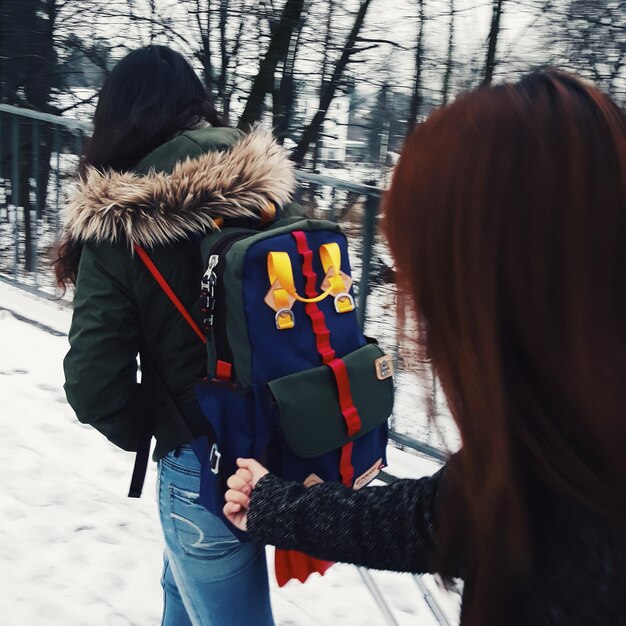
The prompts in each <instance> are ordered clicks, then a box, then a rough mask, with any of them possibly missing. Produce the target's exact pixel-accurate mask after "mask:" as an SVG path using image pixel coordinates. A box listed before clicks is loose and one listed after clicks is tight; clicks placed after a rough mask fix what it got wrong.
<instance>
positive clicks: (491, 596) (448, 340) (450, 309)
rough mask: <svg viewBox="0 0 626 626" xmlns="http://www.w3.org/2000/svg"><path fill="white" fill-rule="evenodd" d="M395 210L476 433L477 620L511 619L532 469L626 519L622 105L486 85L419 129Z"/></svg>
mask: <svg viewBox="0 0 626 626" xmlns="http://www.w3.org/2000/svg"><path fill="white" fill-rule="evenodd" d="M385 211H386V231H387V234H388V238H389V242H390V245H391V249H392V252H393V254H394V256H395V259H396V262H397V266H398V274H399V281H400V286H401V288H402V290H403V292H404V294H405V299H406V300H405V301H406V303H408V304H409V305H410V306H411V308H412V309H413V310H414V311H415V313H416V314H417V317H418V319H419V322H420V323H419V328H420V331H419V340H420V343H421V344H422V345H424V346H425V350H426V351H427V354H428V356H429V357H430V358H431V359H432V362H433V364H434V366H435V368H436V371H437V373H438V375H439V377H440V379H441V382H442V385H443V388H444V390H445V393H446V397H447V399H448V403H449V406H450V409H451V411H452V414H453V416H454V419H455V421H456V423H457V425H458V427H459V430H460V433H461V439H462V446H463V447H462V451H461V453H460V454H459V457H458V460H459V466H460V467H459V470H460V471H459V479H458V481H456V482H457V486H456V488H457V489H458V490H459V493H458V494H457V495H458V498H457V499H456V500H455V499H453V498H450V499H449V500H448V501H447V503H446V506H445V511H444V513H443V514H442V520H443V521H442V523H443V525H444V527H447V528H448V530H450V529H451V528H452V527H453V526H454V524H455V521H454V520H457V522H458V518H459V516H460V515H461V514H460V510H462V511H465V513H464V514H463V515H465V516H466V517H465V518H464V519H462V520H461V522H460V525H462V526H463V527H464V528H466V529H467V530H466V532H467V538H466V543H467V545H469V546H471V551H470V552H471V556H470V561H471V567H472V572H473V580H472V589H471V592H468V596H469V597H468V598H467V604H466V611H465V614H466V615H465V617H466V619H467V623H468V624H472V625H475V626H478V625H479V624H480V626H487V625H491V624H494V625H495V624H505V623H506V624H512V623H514V621H515V620H514V616H513V615H512V612H513V611H514V609H512V608H511V606H512V605H511V604H509V603H510V601H511V599H512V598H513V596H514V587H515V585H516V583H515V580H516V577H518V576H519V575H520V572H524V571H526V568H527V567H529V563H528V560H529V559H530V557H529V556H528V555H529V554H532V547H533V546H532V545H531V544H532V541H531V539H530V537H531V533H530V531H529V524H530V523H531V522H533V519H534V518H536V512H535V511H533V510H532V506H529V498H528V497H527V485H528V480H529V477H531V476H532V480H535V481H539V483H540V484H542V485H544V486H545V488H546V489H547V490H550V491H551V492H553V493H557V494H560V495H562V496H563V497H565V498H570V499H574V500H576V501H578V502H580V503H583V506H585V507H588V508H589V509H592V510H594V511H595V512H597V514H599V515H605V516H607V517H609V518H612V519H614V520H615V519H617V520H621V523H623V522H624V509H625V494H626V454H625V453H624V442H626V418H625V417H624V416H625V411H626V383H625V381H626V288H625V285H626V119H625V116H624V113H623V112H622V111H621V110H620V109H619V108H618V107H617V106H616V105H615V104H614V103H613V102H612V101H611V100H610V99H609V98H608V97H607V96H605V95H604V94H602V93H601V92H600V91H598V90H597V89H596V88H594V87H593V86H591V85H588V84H586V83H583V82H581V81H579V80H578V79H576V78H574V77H573V76H569V75H567V74H563V73H559V72H556V71H548V72H541V73H536V74H533V75H530V76H528V77H526V78H524V79H523V80H522V81H520V82H519V83H516V84H506V85H501V86H496V87H491V88H484V89H479V90H477V91H475V92H473V93H470V94H467V95H465V96H464V97H461V98H460V99H459V100H457V101H456V102H455V103H453V104H452V105H450V106H448V107H446V108H444V109H441V110H439V111H437V112H435V113H434V114H433V115H432V116H431V117H430V118H429V119H428V120H427V121H426V122H425V123H424V124H422V125H421V126H419V127H418V128H417V129H416V130H415V131H414V133H413V134H412V135H411V136H410V138H409V139H408V140H407V143H406V146H405V148H404V150H403V152H402V156H401V158H400V162H399V164H398V167H397V169H396V172H395V175H394V178H393V183H392V186H391V189H390V190H389V192H388V193H387V195H386V200H385ZM525 494H526V495H525ZM458 507H461V508H460V509H459V508H458ZM529 550H530V552H529Z"/></svg>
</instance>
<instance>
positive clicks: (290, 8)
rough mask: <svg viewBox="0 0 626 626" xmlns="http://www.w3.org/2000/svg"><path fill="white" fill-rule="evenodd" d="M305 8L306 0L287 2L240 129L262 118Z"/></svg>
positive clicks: (263, 61)
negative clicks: (265, 103)
mask: <svg viewBox="0 0 626 626" xmlns="http://www.w3.org/2000/svg"><path fill="white" fill-rule="evenodd" d="M303 7H304V0H287V2H286V3H285V7H284V9H283V14H282V16H281V18H280V23H279V24H278V26H277V27H276V29H275V30H274V33H273V34H272V38H271V40H270V45H269V48H268V50H267V53H266V55H265V57H264V58H263V60H262V61H261V64H260V66H259V73H258V74H257V77H256V78H255V79H254V83H253V85H252V89H251V91H250V96H249V97H248V101H247V102H246V108H245V109H244V111H243V113H242V115H241V118H240V119H239V124H238V127H239V128H241V129H244V130H245V129H247V128H249V127H250V126H252V124H254V123H255V122H256V121H258V120H259V119H260V118H261V115H262V114H263V103H264V101H265V96H266V95H267V94H268V93H271V92H272V91H273V87H274V74H275V73H276V67H277V66H278V64H279V63H280V62H281V61H284V60H285V59H286V58H287V54H288V52H289V44H290V43H291V38H292V35H293V31H294V29H295V28H296V26H297V24H298V22H299V21H300V17H301V15H302V9H303Z"/></svg>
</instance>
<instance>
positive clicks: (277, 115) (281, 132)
mask: <svg viewBox="0 0 626 626" xmlns="http://www.w3.org/2000/svg"><path fill="white" fill-rule="evenodd" d="M303 26H304V16H303V17H302V18H301V19H300V22H299V23H298V27H297V29H296V33H295V38H293V39H292V43H291V45H290V49H289V53H288V55H287V58H286V59H285V63H284V65H283V72H282V77H281V79H280V85H279V86H278V89H277V90H276V91H275V92H274V96H273V103H272V104H273V115H274V132H275V133H276V136H277V137H278V139H279V141H281V143H282V140H283V139H284V137H285V135H286V133H287V130H288V129H289V125H290V124H291V118H292V116H293V110H294V103H295V98H296V94H295V90H296V82H295V79H294V70H295V65H296V58H297V56H298V51H299V49H300V37H301V35H302V27H303Z"/></svg>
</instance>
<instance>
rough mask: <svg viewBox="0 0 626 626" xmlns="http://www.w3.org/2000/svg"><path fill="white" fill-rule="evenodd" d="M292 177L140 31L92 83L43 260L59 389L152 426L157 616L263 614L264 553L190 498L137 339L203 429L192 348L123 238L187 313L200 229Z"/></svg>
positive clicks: (264, 142)
mask: <svg viewBox="0 0 626 626" xmlns="http://www.w3.org/2000/svg"><path fill="white" fill-rule="evenodd" d="M293 181H294V178H293V172H292V167H291V165H290V163H289V160H288V159H287V157H286V156H285V154H284V152H283V150H282V149H281V148H280V147H279V146H278V145H277V144H276V143H275V141H274V140H273V138H272V137H271V135H270V134H266V133H264V132H262V131H259V130H255V131H253V132H252V133H251V134H249V135H247V136H245V135H244V134H243V133H241V132H239V131H237V130H233V129H229V128H224V127H223V124H222V123H221V121H220V118H219V117H218V115H217V114H216V113H215V110H214V108H213V106H212V104H211V102H210V100H209V97H208V96H207V94H206V92H205V90H204V88H203V87H202V84H201V83H200V81H199V79H198V78H197V77H196V75H195V74H194V72H193V70H192V68H191V66H190V65H189V64H188V63H187V62H186V61H185V59H184V58H183V57H182V56H181V55H179V54H178V53H176V52H173V51H172V50H170V49H168V48H165V47H162V46H149V47H147V48H142V49H140V50H136V51H134V52H131V53H130V54H129V55H128V56H127V57H125V58H124V59H123V60H122V61H120V62H119V63H118V65H117V66H116V67H115V68H114V69H113V71H112V72H111V74H110V75H109V77H108V78H107V80H106V82H105V84H104V87H103V88H102V91H101V93H100V98H99V101H98V106H97V109H96V113H95V118H94V131H93V137H92V139H91V142H90V144H89V147H88V149H87V153H86V156H85V159H84V164H83V169H82V174H81V179H80V182H79V187H78V191H77V193H76V195H75V197H74V199H73V201H72V203H71V205H70V207H69V211H68V216H67V224H66V230H65V236H64V240H63V242H62V246H61V248H60V253H59V258H58V259H57V261H56V273H57V278H58V281H59V283H60V284H61V285H63V286H67V285H68V284H75V287H76V291H75V296H74V317H73V320H72V327H71V330H70V336H69V339H70V345H71V348H70V351H69V353H68V354H67V357H66V359H65V363H64V366H65V377H66V384H65V389H66V393H67V398H68V400H69V402H70V404H71V405H72V407H73V408H74V410H75V411H76V414H77V416H78V418H79V420H81V421H82V422H84V423H88V424H91V425H93V426H94V427H95V428H97V429H98V430H99V431H100V432H102V433H103V434H104V435H106V436H107V437H108V438H109V439H110V440H111V441H112V442H113V443H115V444H116V445H118V446H120V447H121V448H123V449H125V450H136V449H137V447H138V445H139V443H140V441H141V440H142V436H143V435H144V433H145V429H146V423H147V420H149V421H150V424H151V429H152V434H153V435H154V437H155V438H156V449H155V452H154V458H155V459H156V460H158V499H159V513H160V519H161V524H162V527H163V532H164V536H165V544H166V549H165V557H164V561H165V566H164V574H163V580H162V584H163V588H164V599H165V608H164V618H163V624H164V626H188V625H191V624H193V626H201V625H202V626H207V625H216V624H218V625H227V626H231V625H234V624H255V625H260V626H265V625H271V624H273V619H272V613H271V608H270V602H269V592H268V581H267V571H266V564H265V553H264V550H263V547H262V546H259V545H257V544H254V543H240V542H239V541H238V540H237V539H236V538H235V537H234V536H233V534H232V533H231V532H230V530H228V528H227V527H226V525H225V524H224V523H223V522H222V521H221V520H220V519H219V518H217V517H215V516H213V515H211V514H210V513H209V512H208V511H207V510H205V509H204V508H203V507H201V506H199V505H197V504H195V503H194V499H195V498H196V497H197V494H198V491H199V465H198V462H197V460H196V457H195V455H194V453H193V451H192V449H191V447H189V446H188V445H186V444H187V443H188V441H187V440H186V439H187V438H185V437H184V436H183V435H182V434H181V432H180V429H179V428H178V427H177V423H176V421H175V420H174V419H173V417H172V415H171V410H170V408H168V402H167V401H166V400H164V399H163V398H159V397H158V396H154V395H153V394H152V393H149V392H146V389H145V388H144V387H143V386H142V385H138V384H137V383H136V372H137V366H136V359H137V354H138V352H140V351H141V354H142V358H143V357H146V358H147V360H148V361H149V362H151V364H152V366H153V367H154V369H156V370H157V372H158V374H159V375H160V378H161V379H162V381H163V382H164V385H165V387H166V388H167V390H168V392H169V396H170V398H171V399H172V400H173V401H174V403H175V405H176V407H177V410H178V413H180V415H182V417H183V419H184V421H185V423H186V424H187V426H188V429H189V430H191V433H192V434H193V436H200V435H202V434H204V433H205V432H206V429H207V427H206V421H205V418H204V416H203V415H202V413H201V411H200V408H199V406H198V405H197V402H196V399H195V393H194V385H193V383H194V381H196V380H197V379H198V378H199V377H200V376H201V375H202V374H203V369H204V368H203V365H204V364H205V363H206V358H205V353H204V349H203V347H202V344H201V343H200V341H199V340H198V338H197V337H196V336H195V335H194V333H193V332H192V331H191V329H190V328H189V326H188V325H187V324H186V323H184V321H182V320H181V319H180V314H179V312H178V311H177V310H176V308H175V307H174V306H173V305H172V303H171V302H170V300H169V299H168V298H167V297H166V295H165V294H164V293H163V291H161V289H160V287H159V286H158V284H157V282H156V281H155V280H154V279H153V277H152V276H151V275H150V273H149V272H148V271H147V269H146V268H145V267H144V266H143V264H142V262H141V260H140V259H139V258H138V257H137V256H135V255H134V254H133V252H132V248H133V244H139V245H140V246H142V247H144V248H147V249H148V250H149V252H150V256H151V258H152V260H153V261H154V263H155V264H156V266H157V267H158V269H159V270H160V272H161V273H162V274H163V275H164V277H165V279H166V280H167V281H168V283H169V285H170V286H171V287H172V289H173V291H174V292H175V293H176V295H177V296H178V297H179V298H180V300H181V301H182V303H183V304H184V305H185V306H186V307H187V308H188V309H189V310H190V311H191V312H192V314H193V315H194V316H195V317H196V319H197V320H198V321H199V320H200V319H201V316H200V310H199V296H200V293H199V287H200V281H201V277H202V273H203V267H202V261H201V255H200V246H199V242H200V239H201V238H202V236H203V235H204V234H205V233H206V232H208V231H209V230H211V229H212V228H214V226H215V222H216V221H218V220H220V219H222V220H224V219H225V220H229V219H240V218H246V219H249V220H253V221H257V222H258V221H260V220H262V219H264V218H266V217H271V210H270V208H269V207H270V206H271V205H270V203H274V204H275V205H276V206H285V204H286V203H287V202H288V200H289V198H290V195H291V192H292V189H293V185H294V182H293Z"/></svg>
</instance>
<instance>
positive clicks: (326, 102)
mask: <svg viewBox="0 0 626 626" xmlns="http://www.w3.org/2000/svg"><path fill="white" fill-rule="evenodd" d="M370 4H371V0H363V2H362V3H361V6H360V8H359V11H358V13H357V15H356V18H355V20H354V25H353V26H352V30H351V31H350V35H349V36H348V40H347V42H346V45H345V46H344V48H343V52H342V53H341V57H340V58H339V60H338V61H337V64H336V65H335V69H334V70H333V73H332V75H331V77H330V80H329V81H328V84H327V86H326V87H325V88H324V89H323V90H322V93H321V97H320V104H319V108H318V110H317V113H316V114H315V115H314V116H313V120H312V121H311V123H310V124H309V125H308V126H307V127H306V128H305V129H304V132H303V133H302V138H301V139H300V141H299V143H298V145H297V146H296V148H295V150H294V152H293V154H292V156H291V158H292V160H293V161H295V162H296V163H302V161H304V157H305V156H306V153H307V152H308V150H309V146H310V145H311V144H312V143H314V142H315V141H316V140H317V138H318V137H319V134H320V130H321V128H322V124H323V123H324V120H325V119H326V114H327V113H328V107H329V106H330V103H331V102H332V100H333V98H334V97H335V93H336V91H337V89H338V87H339V84H340V82H341V79H342V77H343V73H344V71H345V69H346V66H347V65H348V63H349V61H350V57H351V55H352V54H353V53H354V46H355V44H356V40H357V38H358V36H359V32H360V31H361V27H362V26H363V22H364V21H365V16H366V15H367V10H368V9H369V6H370Z"/></svg>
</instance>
